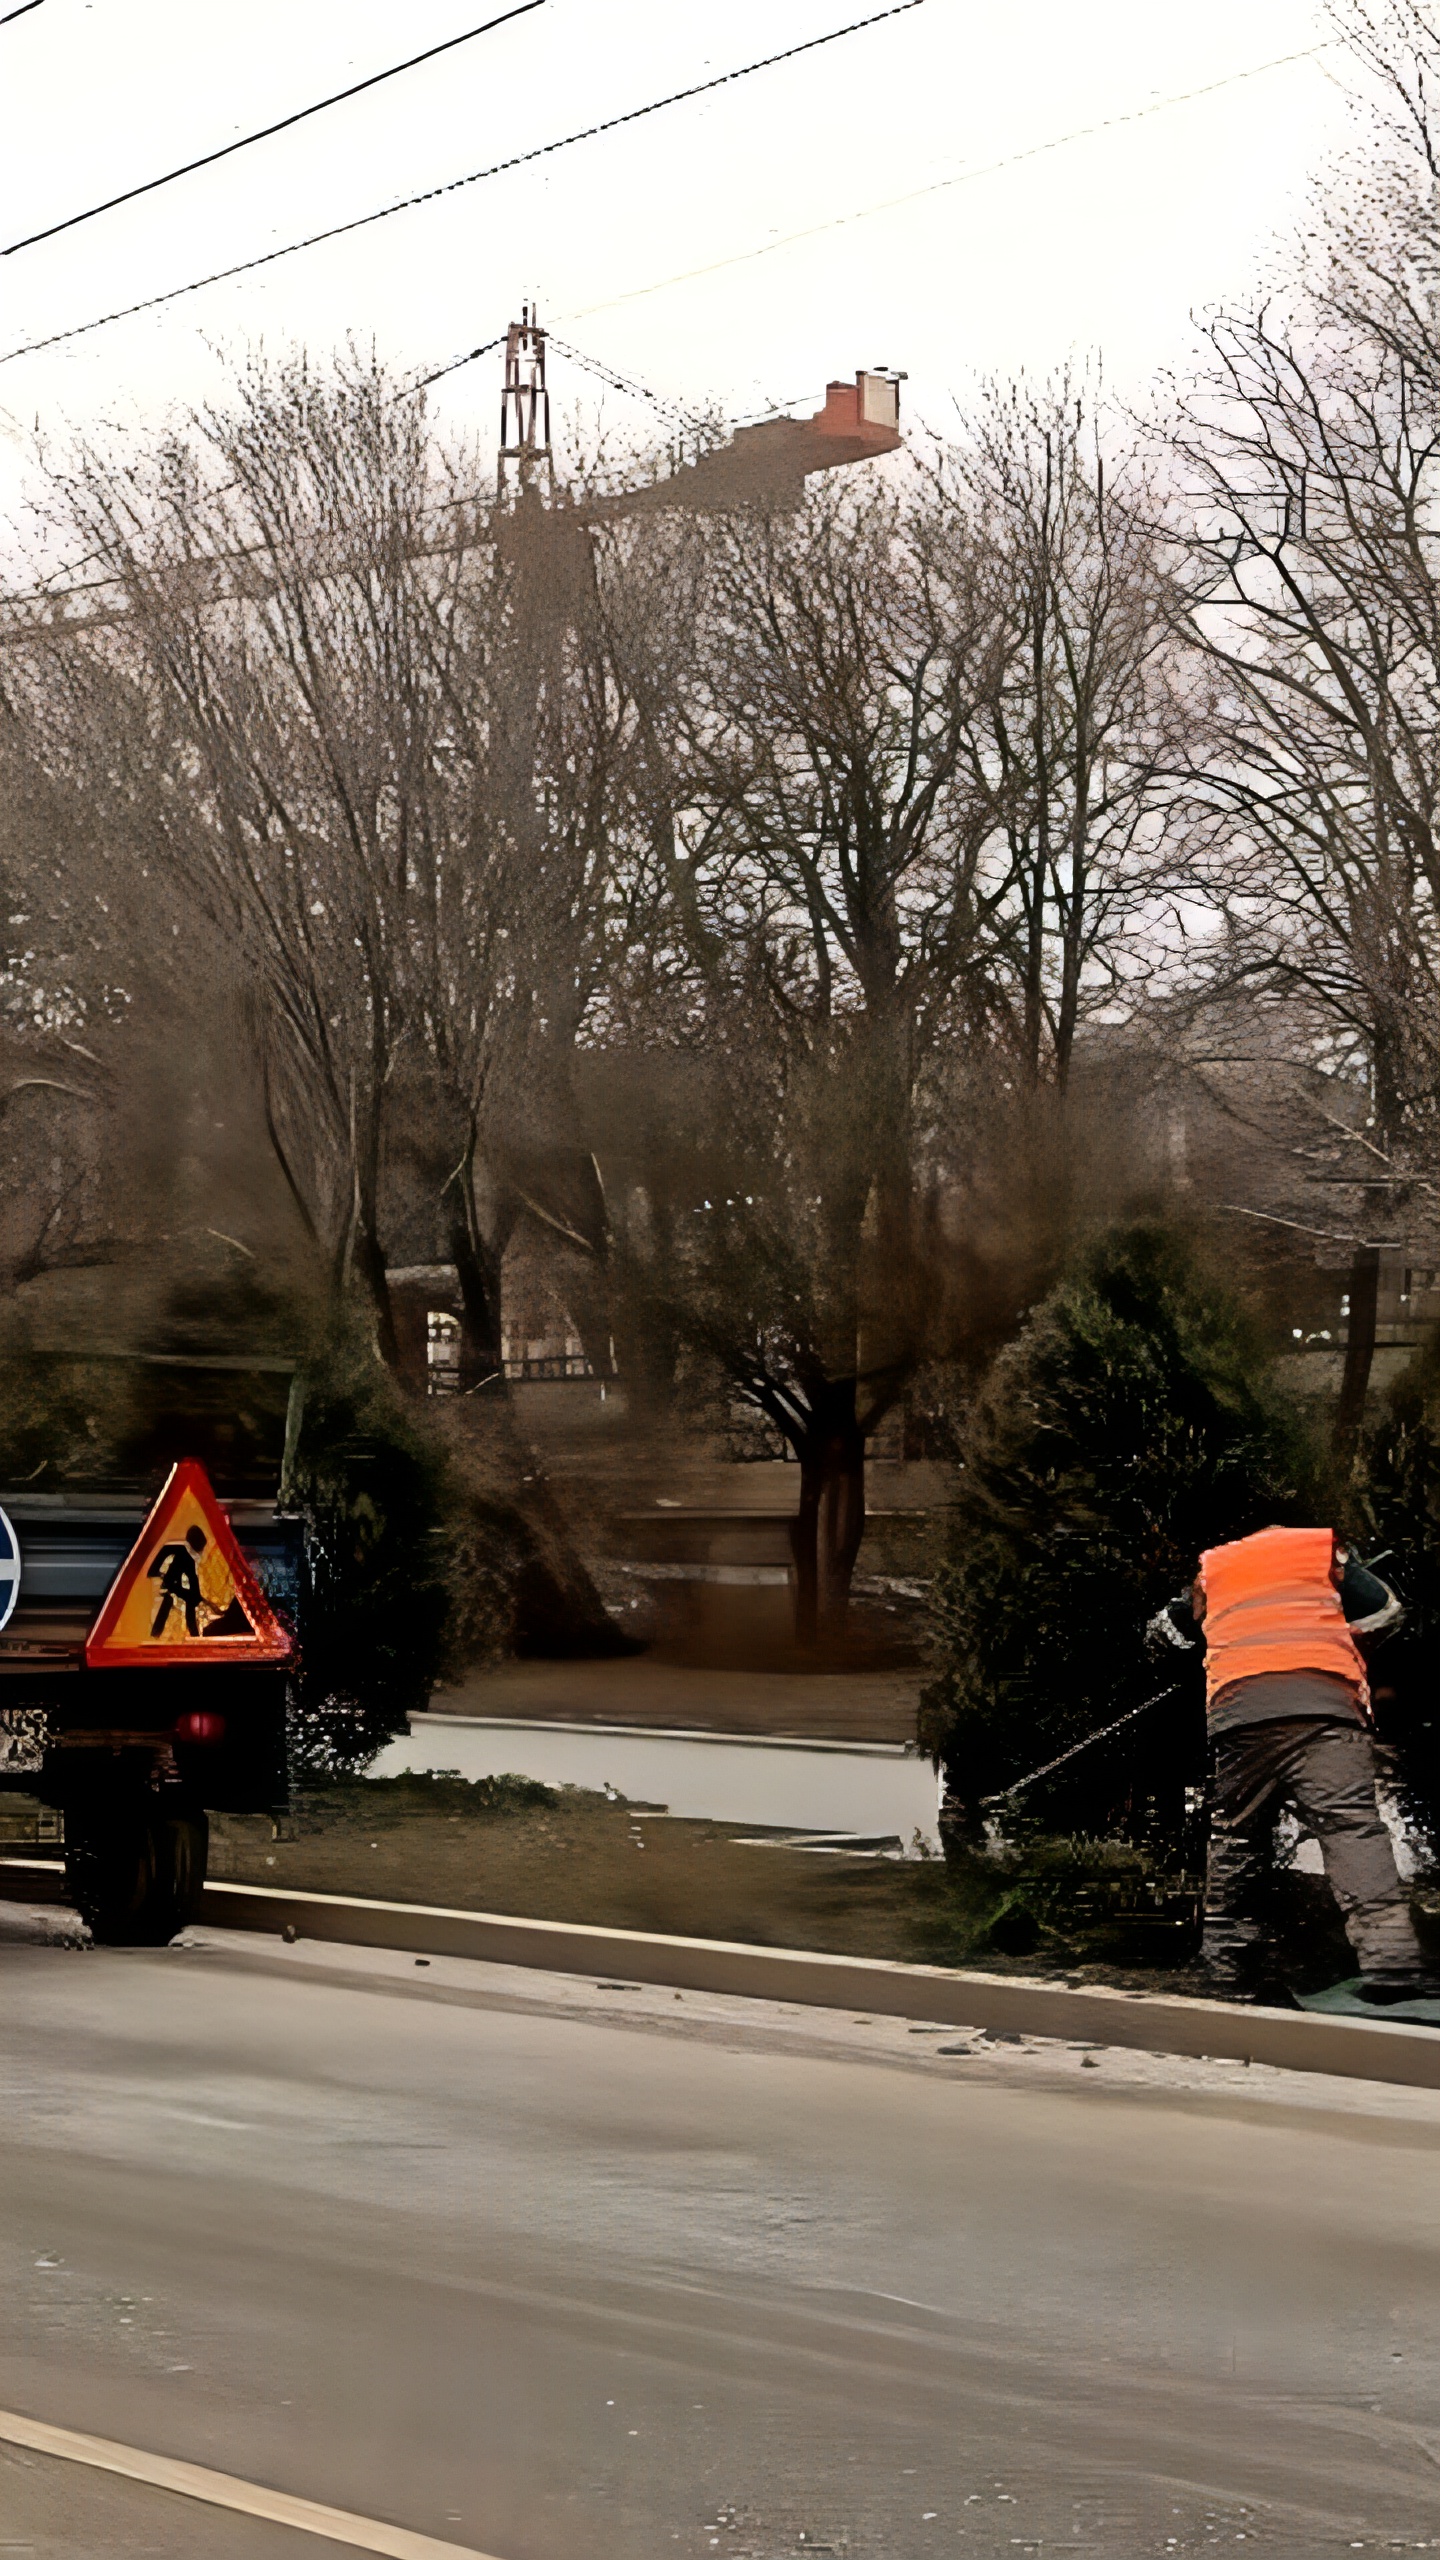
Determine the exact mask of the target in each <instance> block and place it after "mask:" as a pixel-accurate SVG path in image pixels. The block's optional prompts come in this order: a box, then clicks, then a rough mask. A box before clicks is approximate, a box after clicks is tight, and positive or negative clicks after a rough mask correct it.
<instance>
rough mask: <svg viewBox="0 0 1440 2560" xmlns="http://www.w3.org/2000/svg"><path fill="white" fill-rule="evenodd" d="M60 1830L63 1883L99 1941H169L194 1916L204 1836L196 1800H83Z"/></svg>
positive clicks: (137, 1943)
mask: <svg viewBox="0 0 1440 2560" xmlns="http://www.w3.org/2000/svg"><path fill="white" fill-rule="evenodd" d="M65 1834H66V1837H65V1884H66V1890H67V1892H68V1894H69V1897H70V1899H71V1901H72V1902H73V1903H74V1905H75V1907H76V1909H77V1910H78V1911H79V1913H80V1916H81V1918H82V1919H83V1920H85V1921H87V1922H88V1924H89V1928H90V1934H91V1936H92V1937H93V1938H95V1939H96V1940H97V1941H98V1942H99V1944H100V1945H101V1946H106V1947H164V1946H168V1945H169V1943H170V1940H171V1939H172V1938H173V1937H175V1936H176V1935H177V1933H178V1932H179V1931H180V1930H181V1929H183V1928H185V1927H186V1926H187V1925H188V1923H189V1922H190V1921H191V1920H193V1919H194V1918H195V1915H196V1913H197V1912H198V1910H199V1908H200V1896H201V1894H202V1892H203V1890H204V1886H205V1862H206V1855H207V1852H208V1849H209V1843H210V1825H209V1822H208V1819H207V1817H206V1815H205V1813H204V1812H203V1810H202V1809H201V1807H199V1806H198V1805H190V1804H185V1803H180V1804H167V1803H166V1801H165V1800H164V1798H163V1797H161V1798H159V1799H156V1798H151V1799H149V1800H148V1801H142V1802H140V1803H136V1804H131V1805H123V1806H120V1805H117V1806H113V1807H110V1808H107V1809H106V1810H105V1811H104V1812H102V1811H100V1809H99V1808H97V1807H87V1809H86V1811H85V1812H84V1814H83V1815H80V1814H77V1815H75V1816H73V1817H71V1818H68V1819H67V1821H66V1825H65Z"/></svg>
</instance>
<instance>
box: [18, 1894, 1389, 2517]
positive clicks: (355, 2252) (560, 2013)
mask: <svg viewBox="0 0 1440 2560" xmlns="http://www.w3.org/2000/svg"><path fill="white" fill-rule="evenodd" d="M49 1925H53V1915H52V1920H51V1922H50V1923H47V1922H46V1921H45V1920H44V1919H43V1918H42V1919H40V1920H37V1922H36V1923H35V1930H32V1932H31V1937H32V1939H33V1936H34V1934H35V1931H36V1930H38V1931H43V1930H44V1928H45V1927H47V1926H49ZM26 1927H27V1924H26V1923H25V1922H24V1921H23V1920H21V1919H20V1918H19V1916H18V1915H10V1916H8V1917H7V1922H6V1928H7V1934H6V1935H5V1936H4V1937H3V1938H0V2145H3V2148H0V2407H3V2408H4V2409H8V2410H18V2411H22V2412H24V2413H26V2414H27V2415H28V2416H31V2417H35V2418H41V2419H45V2420H48V2421H51V2422H52V2423H55V2424H57V2425H61V2426H67V2427H73V2428H79V2429H84V2430H87V2431H89V2432H92V2433H95V2434H99V2435H104V2436H107V2437H111V2438H115V2439H118V2440H120V2441H122V2442H124V2443H126V2444H130V2445H135V2446H139V2447H143V2448H146V2449H148V2450H149V2451H152V2452H160V2453H165V2454H169V2455H173V2456H177V2457H180V2458H183V2459H185V2460H189V2461H194V2462H199V2463H203V2464H206V2465H209V2466H211V2467H212V2468H214V2469H217V2470H220V2471H224V2472H229V2473H232V2474H235V2475H236V2476H238V2477H240V2478H243V2479H245V2480H249V2481H259V2482H263V2483H266V2484H268V2485H270V2486H273V2487H278V2488H282V2489H286V2490H289V2491H292V2492H295V2493H297V2494H300V2495H304V2496H307V2497H310V2498H315V2499H319V2500H322V2501H324V2502H326V2503H328V2504H330V2505H333V2506H337V2507H343V2508H346V2509H348V2510H352V2511H356V2512H359V2513H361V2514H364V2515H367V2516H371V2517H377V2518H383V2519H388V2520H393V2521H395V2522H398V2523H401V2524H404V2525H407V2526H409V2527H411V2528H412V2529H414V2530H417V2531H421V2532H425V2533H429V2534H434V2535H438V2536H441V2537H443V2538H446V2539H448V2540H451V2541H453V2542H456V2543H458V2544H461V2545H464V2546H471V2547H473V2548H475V2549H477V2550H479V2551H481V2552H485V2553H490V2554H494V2555H496V2560H664V2556H665V2555H675V2554H680V2555H683V2560H692V2555H695V2556H696V2560H699V2555H704V2554H708V2553H709V2552H711V2551H715V2550H717V2549H718V2550H720V2551H722V2552H726V2553H729V2554H731V2555H733V2556H734V2560H801V2556H802V2555H809V2554H812V2553H817V2552H820V2553H823V2552H828V2553H844V2554H846V2555H848V2556H849V2560H861V2556H862V2555H864V2560H911V2555H920V2554H930V2553H960V2554H965V2555H984V2556H985V2560H990V2555H995V2556H996V2560H999V2555H1004V2560H1013V2555H1015V2554H1016V2553H1024V2552H1027V2551H1028V2552H1039V2553H1042V2554H1043V2553H1052V2552H1060V2551H1065V2552H1086V2553H1095V2554H1104V2555H1107V2560H1138V2555H1143V2554H1150V2553H1156V2554H1166V2553H1174V2554H1177V2555H1180V2554H1190V2553H1194V2552H1200V2551H1212V2550H1219V2549H1222V2548H1223V2549H1225V2550H1227V2551H1234V2550H1236V2549H1237V2547H1239V2546H1241V2545H1243V2546H1244V2547H1245V2549H1246V2552H1247V2554H1248V2552H1251V2551H1262V2552H1265V2553H1284V2554H1287V2555H1295V2560H1300V2555H1305V2560H1309V2555H1311V2554H1314V2553H1319V2552H1328V2551H1331V2550H1341V2551H1343V2550H1347V2549H1348V2550H1355V2549H1362V2550H1370V2551H1373V2550H1377V2549H1380V2550H1383V2549H1387V2548H1388V2549H1392V2550H1393V2549H1395V2548H1397V2547H1398V2548H1401V2549H1407V2548H1408V2549H1440V2389H1437V2383H1440V2372H1437V2363H1440V2333H1437V2322H1436V2317H1435V2311H1436V2304H1437V2300H1440V2291H1437V2282H1436V2278H1437V2265H1436V2257H1437V2202H1436V2199H1437V2192H1440V2094H1434V2093H1428V2092H1417V2091H1405V2090H1390V2089H1380V2088H1378V2087H1374V2086H1372V2085H1369V2084H1343V2083H1338V2082H1324V2081H1316V2080H1310V2081H1307V2080H1304V2079H1302V2078H1301V2077H1299V2076H1298V2075H1288V2074H1283V2073H1280V2072H1277V2071H1261V2070H1260V2069H1258V2068H1257V2069H1256V2070H1255V2071H1253V2072H1246V2071H1243V2070H1242V2069H1241V2068H1240V2067H1239V2066H1234V2065H1220V2064H1198V2063H1191V2064H1182V2063H1173V2062H1172V2063H1162V2062H1160V2061H1158V2060H1155V2059H1152V2058H1150V2057H1147V2056H1143V2055H1128V2056H1127V2055H1120V2054H1114V2053H1110V2052H1105V2053H1100V2054H1096V2053H1095V2052H1093V2051H1091V2052H1088V2053H1087V2052H1083V2051H1081V2050H1079V2049H1067V2048H1065V2047H1062V2046H1058V2045H1047V2046H1040V2045H1028V2044H1027V2045H996V2046H989V2047H987V2046H985V2045H984V2044H983V2043H982V2042H981V2040H979V2039H977V2038H975V2037H972V2036H965V2035H961V2034H958V2033H957V2032H955V2031H953V2030H952V2031H949V2032H947V2033H946V2034H944V2035H930V2036H926V2035H924V2034H919V2033H916V2032H915V2031H913V2030H911V2029H908V2028H907V2027H906V2026H905V2024H904V2023H903V2022H900V2021H893V2020H875V2021H873V2022H864V2023H857V2022H853V2021H851V2020H850V2019H848V2018H844V2017H841V2018H832V2017H826V2016H825V2015H824V2014H823V2013H818V2012H813V2011H812V2012H792V2011H786V2010H782V2009H780V2008H778V2007H770V2006H768V2005H762V2004H756V2003H746V2002H741V2001H724V2000H708V1999H706V1998H704V1997H702V1996H701V1995H698V1994H697V1995H688V1994H687V1995H686V1997H685V1999H684V2000H683V2001H682V2000H679V1999H677V1998H676V1997H675V1995H673V1994H671V1993H668V1992H663V1991H649V1990H647V1991H644V1992H640V1991H625V1990H600V1989H597V1988H596V1987H595V1986H593V1985H575V1984H567V1983H565V1982H563V1981H560V1980H558V1979H556V1978H554V1977H548V1976H538V1975H525V1974H519V1973H509V1974H507V1973H504V1972H503V1971H502V1970H501V1969H499V1968H490V1967H481V1966H476V1965H467V1964H465V1963H463V1962H462V1961H460V1960H458V1959H455V1960H449V1961H446V1960H442V1959H437V1960H436V1962H435V1963H434V1964H433V1965H432V1966H428V1967H423V1968H421V1967H416V1966H415V1965H414V1963H413V1960H412V1959H409V1958H401V1957H395V1958H388V1957H375V1956H373V1955H365V1956H363V1957H362V1956H360V1955H351V1954H349V1953H348V1951H345V1950H319V1949H315V1950H311V1949H306V1948H305V1947H303V1946H302V1947H301V1948H299V1949H297V1950H295V1951H294V1953H293V1956H292V1955H289V1954H286V1955H284V1956H282V1955H281V1953H280V1952H279V1951H278V1950H277V1951H276V1953H275V1954H274V1956H273V1957H271V1956H268V1955H266V1954H264V1953H263V1952H262V1951H260V1950H257V1949H256V1948H255V1946H254V1945H253V1943H246V1944H244V1945H243V1946H239V1947H232V1946H227V1945H226V1944H225V1943H224V1942H223V1941H221V1940H220V1939H219V1938H218V1937H217V1935H216V1933H214V1932H209V1931H207V1932H205V1933H203V1939H202V1941H201V1943H198V1944H193V1945H191V1946H189V1947H184V1948H179V1949H174V1950H169V1951H167V1952H165V1953H163V1954H153V1955H152V1954H138V1953H137V1954H123V1953H97V1952H81V1951H78V1950H74V1949H69V1948H64V1947H59V1946H47V1945H42V1944H38V1943H33V1942H27V1939H26ZM955 2045H963V2046H966V2047H968V2048H970V2049H969V2050H968V2051H963V2052H954V2051H950V2052H945V2051H942V2050H941V2048H942V2047H943V2046H952V2047H953V2046H955ZM334 2549H335V2545H333V2544H329V2543H322V2542H320V2541H318V2540H315V2539H312V2538H311V2537H310V2536H308V2535H304V2534H299V2533H295V2532H292V2531H288V2530H286V2529H284V2528H281V2527H278V2526H272V2525H269V2524H258V2523H255V2522H253V2521H250V2520H247V2519H244V2518H242V2517H237V2516H232V2515H226V2514H223V2513H219V2512H214V2511H211V2510H209V2509H206V2508H202V2507H199V2506H195V2505H192V2504H190V2503H188V2502H184V2501H180V2500H177V2499H175V2498H173V2497H171V2496H168V2495H167V2494H165V2493H164V2492H161V2491H158V2490H154V2489H151V2488H149V2487H145V2486H141V2485H138V2484H135V2483H129V2482H123V2481H115V2480H112V2479H108V2478H106V2477H105V2476H103V2475H101V2474H97V2473H94V2472H91V2471H86V2470H82V2469H77V2468H75V2467H73V2466H70V2465H67V2464H64V2463H59V2462H54V2461H51V2460H49V2459H47V2458H43V2457H40V2456H36V2455H30V2454H21V2453H19V2452H18V2451H15V2450H13V2449H11V2450H6V2449H5V2448H3V2447H0V2554H10V2553H26V2554H32V2555H35V2560H92V2555H93V2560H101V2555H103V2556H104V2560H138V2555H140V2554H142V2553H143V2554H147V2555H151V2554H155V2555H164V2560H232V2555H233V2556H234V2560H241V2556H242V2555H243V2560H252V2555H253V2560H271V2555H275V2560H281V2555H286V2560H307V2556H308V2555H310V2554H317V2555H318V2554H320V2553H321V2552H333V2551H334Z"/></svg>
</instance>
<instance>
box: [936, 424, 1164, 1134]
mask: <svg viewBox="0 0 1440 2560" xmlns="http://www.w3.org/2000/svg"><path fill="white" fill-rule="evenodd" d="M939 479H940V487H941V490H942V493H943V495H944V497H945V500H946V502H947V503H948V504H950V505H951V506H954V507H956V508H958V509H959V510H960V511H961V512H962V513H963V514H964V515H965V516H966V517H967V518H968V519H969V522H970V524H971V527H972V539H973V541H974V543H975V545H976V547H977V550H978V551H980V552H981V553H982V554H983V555H984V556H985V557H986V558H987V559H988V560H989V562H990V563H991V564H992V565H991V576H992V577H993V579H994V581H995V585H996V589H997V593H998V596H999V598H1000V603H1001V610H1002V612H1003V615H1004V619H1005V626H1006V632H1007V644H1008V645H1007V647H1006V651H1005V659H1004V675H1003V681H1002V682H1001V683H1000V684H998V685H997V686H995V687H994V688H993V689H990V690H988V691H986V692H985V693H984V694H983V695H982V696H981V698H980V700H979V702H978V704H977V706H976V711H975V715H974V717H973V718H972V720H971V722H970V724H969V727H968V730H967V737H966V761H967V766H968V771H969V777H970V781H971V785H972V789H973V791H974V794H975V799H976V804H977V806H980V807H984V808H986V809H987V810H988V813H989V818H990V824H991V828H992V831H993V836H994V839H995V852H994V853H993V855H992V860H991V870H992V875H993V876H994V877H996V878H999V879H1003V880H1004V881H1005V883H1006V898H1005V913H1006V917H1007V931H1006V955H1005V956H1006V963H1007V965H1006V967H1005V968H1004V969H1003V970H1001V969H997V970H996V972H995V974H994V981H993V984H994V1001H995V1005H996V1008H997V1020H996V1029H997V1031H998V1032H999V1033H1000V1034H1001V1036H1002V1037H1003V1040H1004V1044H1005V1046H1006V1048H1007V1050H1008V1052H1009V1055H1010V1057H1011V1059H1012V1061H1013V1064H1014V1070H1015V1073H1016V1075H1017V1076H1018V1078H1019V1079H1020V1082H1021V1084H1022V1086H1023V1087H1024V1088H1025V1089H1027V1090H1028V1091H1030V1092H1036V1091H1038V1090H1039V1089H1040V1088H1042V1087H1050V1088H1052V1089H1053V1090H1054V1091H1055V1092H1057V1093H1058V1094H1061V1095H1063V1094H1064V1093H1065V1091H1066V1088H1067V1087H1068V1084H1069V1081H1070V1075H1071V1070H1072V1066H1073V1064H1074V1059H1075V1046H1076V1041H1077V1038H1078V1037H1079V1035H1080V1033H1081V1031H1082V1029H1083V1027H1084V1025H1085V1023H1086V1021H1087V1020H1088V1019H1092V1018H1094V1017H1095V1016H1097V1015H1105V1014H1108V1015H1110V1016H1112V1017H1113V1016H1115V1015H1116V1014H1117V1012H1123V1011H1125V1010H1126V1009H1128V1008H1129V1007H1130V1006H1132V1005H1133V1004H1134V1003H1135V1002H1136V1001H1137V999H1138V998H1139V996H1140V995H1141V994H1142V993H1143V991H1144V988H1145V985H1146V983H1147V982H1148V980H1149V979H1150V977H1151V976H1152V974H1153V973H1154V971H1155V968H1156V966H1157V962H1158V960H1159V957H1160V952H1161V949H1162V947H1163V940H1164V937H1163V934H1162V933H1161V931H1160V923H1161V911H1162V901H1163V897H1164V892H1165V887H1166V872H1165V865H1166V861H1167V858H1168V853H1169V845H1168V839H1167V832H1166V827H1165V798H1166V794H1165V788H1164V776H1165V774H1166V771H1167V768H1168V766H1169V764H1170V762H1171V760H1172V757H1173V752H1174V737H1175V731H1176V727H1177V723H1179V722H1180V721H1181V720H1182V719H1183V717H1184V714H1183V711H1182V709H1181V707H1180V706H1179V705H1178V704H1177V702H1176V699H1175V690H1174V682H1173V662H1174V653H1173V649H1172V647H1171V637H1170V616H1169V612H1168V608H1167V594H1166V585H1167V581H1166V573H1165V567H1164V563H1163V559H1162V555H1161V550H1160V545H1159V543H1158V541H1157V537H1156V530H1155V522H1154V512H1155V511H1154V507H1153V503H1152V493H1151V488H1150V481H1149V474H1148V472H1147V470H1146V469H1145V467H1144V463H1143V459H1142V456H1141V454H1140V453H1139V452H1138V450H1137V449H1136V447H1135V444H1134V442H1133V439H1132V440H1129V441H1127V440H1126V439H1125V438H1124V437H1123V436H1122V435H1120V433H1119V432H1118V431H1117V426H1116V422H1115V421H1107V420H1106V419H1105V418H1104V416H1103V414H1100V415H1091V414H1088V413H1087V406H1086V400H1085V396H1084V394H1083V392H1082V391H1080V390H1077V388H1076V386H1075V384H1074V383H1073V382H1072V381H1071V380H1070V379H1068V378H1067V377H1062V378H1061V379H1060V380H1058V381H1057V382H1055V383H1053V384H1051V385H1049V386H1048V387H1047V388H1045V389H1044V390H1043V391H1041V392H1034V391H1031V390H1029V389H1027V388H1025V387H1023V386H1005V385H999V384H997V385H993V386H992V387H991V389H990V391H989V393H988V395H987V397H986V398H985V400H984V401H983V402H982V403H981V405H980V406H979V407H978V409H977V410H976V411H975V413H974V414H973V416H972V417H971V418H970V419H969V420H968V422H967V432H966V435H965V437H964V440H963V441H962V442H961V443H960V444H958V445H957V446H955V447H954V448H952V449H951V450H950V451H949V452H948V453H947V454H946V455H945V456H944V458H943V460H942V463H941V466H940V473H939Z"/></svg>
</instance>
